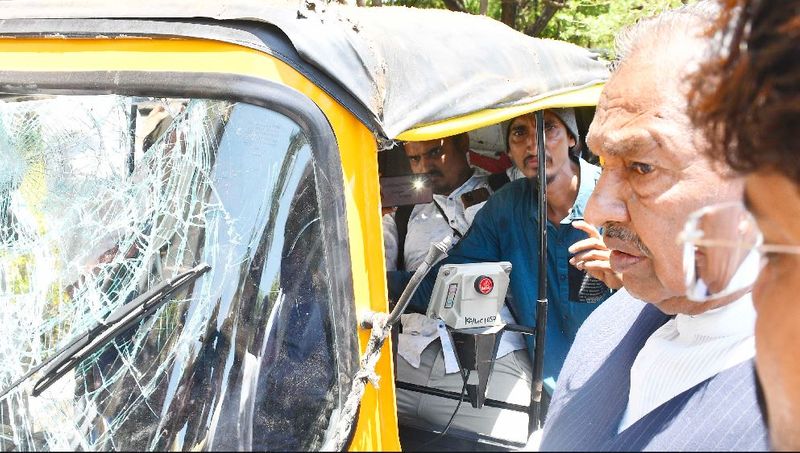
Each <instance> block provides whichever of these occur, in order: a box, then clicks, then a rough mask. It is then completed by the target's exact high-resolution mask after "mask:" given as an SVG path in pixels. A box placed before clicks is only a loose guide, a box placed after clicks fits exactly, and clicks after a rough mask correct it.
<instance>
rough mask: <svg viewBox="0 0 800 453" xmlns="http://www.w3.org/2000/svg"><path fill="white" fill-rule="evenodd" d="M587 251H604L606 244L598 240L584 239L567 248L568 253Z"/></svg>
mask: <svg viewBox="0 0 800 453" xmlns="http://www.w3.org/2000/svg"><path fill="white" fill-rule="evenodd" d="M587 249H603V250H606V249H607V247H606V244H605V242H603V240H602V239H600V238H586V239H581V240H580V241H578V242H576V243H574V244H572V245H570V246H569V249H568V250H569V253H578V252H580V251H583V250H587Z"/></svg>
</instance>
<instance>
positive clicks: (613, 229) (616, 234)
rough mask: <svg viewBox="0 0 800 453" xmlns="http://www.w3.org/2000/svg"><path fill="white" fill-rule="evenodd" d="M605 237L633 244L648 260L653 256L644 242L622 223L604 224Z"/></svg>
mask: <svg viewBox="0 0 800 453" xmlns="http://www.w3.org/2000/svg"><path fill="white" fill-rule="evenodd" d="M603 237H604V238H614V239H619V240H621V241H623V242H627V243H629V244H633V246H634V247H636V248H637V249H638V250H639V252H641V253H642V255H644V256H646V257H648V258H650V257H651V256H653V255H652V253H651V252H650V249H649V248H647V246H646V245H644V242H642V238H640V237H639V235H638V234H636V233H635V232H633V230H631V229H630V228H628V227H626V226H624V225H622V224H621V223H618V222H606V223H604V224H603Z"/></svg>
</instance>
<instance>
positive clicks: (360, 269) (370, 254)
mask: <svg viewBox="0 0 800 453" xmlns="http://www.w3.org/2000/svg"><path fill="white" fill-rule="evenodd" d="M0 61H3V70H5V71H22V72H36V71H48V72H53V71H60V72H75V71H150V72H187V73H192V72H205V73H225V74H235V75H244V76H250V77H256V78H260V79H264V80H269V81H273V82H277V83H281V84H284V85H287V86H289V87H292V88H294V89H295V90H297V91H300V92H301V93H303V94H304V95H306V96H307V97H308V98H310V99H311V100H312V101H314V102H315V103H316V104H317V105H318V106H319V108H320V110H322V112H323V113H324V114H325V116H327V118H328V121H329V122H330V124H331V127H332V129H333V132H334V134H335V136H336V137H335V139H336V140H337V142H338V146H339V150H340V151H341V161H342V170H343V175H344V183H345V187H344V191H345V196H346V209H347V226H348V231H349V236H350V252H351V260H352V265H353V270H352V272H353V290H354V295H355V303H356V308H357V311H358V312H361V311H364V310H373V311H384V312H385V311H387V309H388V307H387V301H386V279H385V267H384V258H383V237H382V230H381V217H380V189H379V186H378V158H377V148H376V142H375V138H374V137H373V135H372V133H371V132H370V131H369V130H368V129H367V128H366V127H365V126H364V125H363V124H361V123H360V122H359V121H358V120H357V119H356V118H355V117H354V116H353V115H352V114H351V113H350V112H349V111H347V110H346V109H345V108H343V107H342V106H341V105H340V104H339V103H337V102H336V101H335V100H333V98H331V97H330V96H328V95H327V94H326V93H325V92H323V91H322V90H321V89H320V88H319V87H318V86H316V85H314V84H313V83H311V81H309V80H308V79H307V78H305V77H304V76H302V75H301V74H300V73H299V72H297V71H296V70H294V69H293V68H291V67H290V66H288V65H286V64H285V63H283V62H281V61H280V60H277V59H276V58H274V57H272V56H270V55H267V54H264V53H262V52H258V51H255V50H251V49H247V48H244V47H241V46H237V45H233V44H226V43H221V42H216V41H207V40H197V39H192V40H174V39H170V40H166V39H0ZM353 328H354V329H356V328H357V326H353ZM368 337H369V332H368V331H366V330H361V331H359V340H360V345H361V350H362V351H363V349H364V347H365V346H366V342H367V339H368ZM390 354H391V345H390V344H389V342H388V341H387V342H386V343H385V345H384V349H383V353H382V356H381V359H380V362H379V363H378V366H377V370H376V371H377V372H378V374H379V375H380V376H381V381H380V382H381V385H380V388H379V389H378V390H376V389H374V388H372V387H371V386H370V387H368V388H367V390H366V393H365V395H364V398H363V400H362V403H361V412H360V414H359V418H358V425H357V427H356V431H355V433H354V437H353V441H352V443H351V444H350V449H351V450H355V451H363V450H368V451H374V450H395V451H396V450H399V449H400V443H399V439H398V434H397V412H396V406H395V395H394V375H393V370H392V361H391V357H390Z"/></svg>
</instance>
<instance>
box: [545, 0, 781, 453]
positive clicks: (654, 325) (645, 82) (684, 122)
mask: <svg viewBox="0 0 800 453" xmlns="http://www.w3.org/2000/svg"><path fill="white" fill-rule="evenodd" d="M715 17H716V10H715V8H713V7H712V5H707V4H705V3H704V2H700V3H697V4H692V5H690V6H687V7H684V8H682V9H679V10H674V11H669V12H666V13H663V14H662V15H661V16H659V17H657V18H654V19H649V20H645V21H642V22H640V23H639V24H637V25H635V26H634V27H632V28H631V29H630V30H628V31H627V32H625V33H623V34H622V35H620V37H619V38H618V39H617V48H618V49H619V50H618V52H617V55H618V58H619V62H618V63H617V64H616V66H615V71H614V73H613V74H612V76H611V78H610V79H609V81H608V82H607V83H606V85H605V87H604V89H603V93H602V94H601V97H600V102H599V103H598V107H597V112H596V114H595V118H594V121H593V123H592V125H591V128H590V130H589V134H588V136H587V143H588V145H589V146H590V148H591V149H592V151H593V152H595V153H596V154H597V155H599V156H600V158H601V159H602V160H603V161H604V164H603V172H602V174H601V176H600V179H599V180H598V182H597V186H596V188H595V191H594V193H593V194H592V196H591V197H590V199H589V201H588V204H587V207H586V212H585V217H586V219H587V221H589V222H591V223H593V224H595V225H602V226H603V238H604V239H605V245H606V246H607V247H608V248H609V249H610V250H611V255H610V266H611V269H612V270H614V271H616V272H620V273H621V274H622V281H623V284H624V286H625V289H624V290H621V291H619V292H618V293H617V294H615V295H614V296H612V297H611V298H609V299H608V300H607V301H606V302H605V303H604V304H603V305H602V306H601V307H599V308H598V309H597V310H596V311H595V312H594V313H592V315H591V316H590V317H589V318H588V319H587V320H586V322H585V323H584V324H583V326H582V327H581V329H580V330H579V331H578V335H577V336H576V339H575V342H574V343H573V345H572V348H571V349H570V352H569V354H568V356H567V360H566V362H565V363H564V367H563V368H562V371H561V374H560V376H559V380H558V386H557V388H556V392H555V394H554V395H553V400H552V402H551V405H550V412H549V413H548V418H547V421H546V424H545V431H544V436H543V439H542V444H541V447H542V449H543V450H560V451H567V450H594V451H608V450H611V451H619V450H631V451H642V450H671V451H677V450H705V451H719V450H764V449H767V448H768V445H767V437H766V429H765V427H764V421H763V415H762V408H761V407H760V404H759V401H758V397H757V391H756V389H757V383H756V381H755V379H754V373H753V361H752V359H753V356H754V353H755V349H754V341H753V332H754V322H755V312H754V310H753V306H752V301H751V299H750V295H749V294H742V293H741V292H739V293H734V294H733V295H730V296H726V297H720V298H717V299H712V300H709V301H707V302H703V303H698V302H694V301H692V300H689V299H688V298H687V297H686V284H685V281H684V274H683V272H682V271H681V269H682V263H683V249H682V247H681V246H679V245H678V244H677V241H676V236H677V233H678V232H679V231H680V230H681V227H682V226H683V224H684V222H685V221H686V219H687V217H688V215H689V214H690V213H691V212H693V211H695V210H696V209H698V208H700V207H703V206H708V205H711V204H714V203H718V202H724V201H726V200H738V199H740V198H741V196H742V190H743V180H742V179H741V178H734V177H732V176H731V172H730V170H729V169H727V168H725V167H723V166H721V165H715V164H714V163H712V162H711V161H709V160H708V159H707V158H706V156H705V153H704V151H705V150H706V148H707V147H708V146H709V145H708V142H707V141H706V140H705V139H704V136H703V135H702V131H700V130H696V129H693V128H692V125H691V122H690V121H689V118H688V107H687V94H688V89H687V88H688V87H687V85H686V84H685V83H684V82H683V81H684V80H685V76H686V74H687V71H691V70H692V68H696V67H697V63H698V62H699V61H701V59H702V58H703V56H704V51H705V50H706V49H707V48H708V43H709V37H708V36H707V34H705V33H704V31H705V29H706V27H707V26H708V25H710V24H712V23H713V21H714V19H715ZM695 254H696V256H699V257H701V258H704V256H703V251H702V250H700V249H696V250H695ZM701 261H703V260H699V262H701Z"/></svg>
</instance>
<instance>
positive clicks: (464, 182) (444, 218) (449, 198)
mask: <svg viewBox="0 0 800 453" xmlns="http://www.w3.org/2000/svg"><path fill="white" fill-rule="evenodd" d="M403 149H404V151H405V154H406V157H407V158H408V162H409V163H410V165H411V171H412V172H414V174H423V175H427V176H428V180H429V182H430V184H431V186H432V189H433V201H432V202H430V203H428V204H422V205H417V206H414V208H413V209H412V210H411V215H410V216H409V217H407V218H406V219H402V220H400V219H399V216H398V221H400V222H407V225H406V226H405V228H402V227H401V228H400V230H401V232H402V231H406V235H405V237H404V238H400V237H398V226H397V221H396V220H395V218H396V215H395V214H386V215H384V216H383V241H384V248H385V251H386V270H389V271H393V270H408V271H414V270H416V269H417V267H419V265H420V264H421V263H422V260H423V259H424V258H425V255H426V254H427V253H428V249H429V248H430V244H431V243H432V242H439V241H441V240H442V239H444V238H445V237H447V236H449V237H450V238H451V239H452V243H453V245H455V243H456V242H458V240H459V239H460V238H461V237H462V236H463V235H464V234H466V232H467V230H468V229H469V226H470V224H472V219H474V218H475V214H476V213H477V212H478V211H479V210H480V208H481V207H482V206H483V204H484V203H485V202H486V198H487V197H488V195H489V194H490V193H491V188H490V187H489V184H488V181H487V176H486V174H485V173H483V172H482V171H476V170H475V169H473V168H472V167H470V165H469V161H468V158H467V154H468V152H469V136H468V135H467V134H466V133H463V134H459V135H455V136H452V137H447V138H444V139H438V140H428V141H424V142H406V143H405V144H404V145H403ZM464 195H467V196H466V197H465V196H464ZM470 195H472V196H470ZM476 197H477V198H476ZM401 246H402V248H403V250H400V247H401ZM398 254H402V256H401V257H398ZM398 258H400V260H398ZM398 264H400V266H398Z"/></svg>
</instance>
